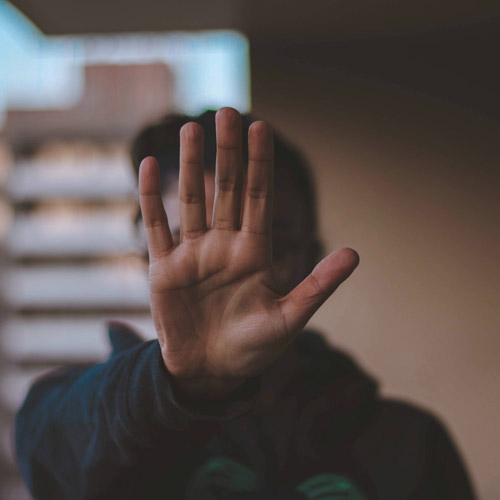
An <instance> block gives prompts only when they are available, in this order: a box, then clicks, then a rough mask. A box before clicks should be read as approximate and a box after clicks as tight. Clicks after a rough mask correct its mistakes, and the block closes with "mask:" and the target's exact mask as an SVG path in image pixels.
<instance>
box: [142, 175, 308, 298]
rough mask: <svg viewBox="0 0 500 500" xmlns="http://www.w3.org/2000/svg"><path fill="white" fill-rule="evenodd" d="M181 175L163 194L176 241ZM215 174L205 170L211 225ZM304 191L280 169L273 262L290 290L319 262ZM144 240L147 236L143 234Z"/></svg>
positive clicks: (208, 217)
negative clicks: (304, 199)
mask: <svg viewBox="0 0 500 500" xmlns="http://www.w3.org/2000/svg"><path fill="white" fill-rule="evenodd" d="M178 184H179V179H178V177H177V178H176V177H173V178H172V179H171V181H170V182H169V183H168V187H167V189H166V190H165V192H164V194H163V204H164V206H165V210H166V212H167V216H168V222H169V225H170V230H171V232H172V237H173V239H174V243H175V244H179V241H180V215H179V197H178ZM214 197H215V176H214V174H213V173H210V172H206V173H205V199H206V214H207V227H210V226H211V223H212V210H213V204H214ZM304 205H305V204H304V201H303V199H302V196H301V193H300V190H299V189H298V188H297V186H295V185H294V182H293V181H292V180H291V179H290V177H289V176H287V175H286V174H283V173H281V172H280V175H279V177H278V179H277V185H276V186H275V188H274V216H273V261H274V265H275V271H276V275H277V278H278V282H279V283H280V284H281V286H282V287H283V289H284V290H286V291H289V290H291V289H292V288H293V287H294V286H295V285H297V284H298V283H300V281H302V279H304V278H305V277H306V276H307V274H308V273H309V272H310V271H311V270H312V267H313V266H314V264H315V263H316V259H317V257H318V255H317V248H316V245H315V242H316V240H315V235H314V234H313V233H312V231H311V228H310V225H309V220H308V217H307V210H306V209H305V206H304ZM141 238H143V239H144V242H145V237H144V235H141Z"/></svg>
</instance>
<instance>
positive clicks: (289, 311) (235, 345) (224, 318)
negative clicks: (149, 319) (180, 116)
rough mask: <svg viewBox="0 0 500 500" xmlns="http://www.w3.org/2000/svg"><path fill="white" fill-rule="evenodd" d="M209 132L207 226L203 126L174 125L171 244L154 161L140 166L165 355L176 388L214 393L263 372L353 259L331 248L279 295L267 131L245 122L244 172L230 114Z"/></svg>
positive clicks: (204, 395) (236, 120)
mask: <svg viewBox="0 0 500 500" xmlns="http://www.w3.org/2000/svg"><path fill="white" fill-rule="evenodd" d="M216 130H217V165H216V178H215V183H216V185H215V200H214V208H213V216H212V224H211V227H207V224H206V213H205V210H206V208H205V187H204V166H203V129H202V128H201V126H199V125H198V124H196V123H188V124H186V125H185V126H184V127H183V128H182V129H181V132H180V139H181V154H180V173H179V198H180V199H179V202H180V222H181V233H180V243H179V244H178V245H174V241H173V238H172V235H171V232H170V229H169V224H168V219H167V215H166V213H165V210H164V207H163V203H162V195H161V191H160V178H159V169H158V164H157V162H156V160H155V159H154V158H152V157H149V158H146V159H145V160H144V161H143V162H142V164H141V168H140V174H139V191H140V203H141V210H142V214H143V219H144V224H145V227H146V234H147V240H148V248H149V256H150V270H149V273H150V292H151V310H152V315H153V319H154V323H155V327H156V331H157V334H158V340H159V343H160V346H161V351H162V355H163V360H164V362H165V366H166V367H167V369H168V370H169V372H170V373H171V374H172V375H173V376H174V378H175V379H176V381H177V382H178V384H179V388H181V389H182V391H183V392H184V394H185V395H187V396H190V397H194V398H201V399H213V398H218V397H222V396H224V395H226V394H228V393H229V392H231V391H232V390H234V389H235V388H236V387H238V386H239V385H240V384H241V383H242V382H243V381H244V380H245V379H247V378H249V377H252V376H255V375H258V374H261V373H262V372H264V371H265V369H266V368H267V367H268V366H270V365H271V364H272V363H273V361H275V360H276V358H277V357H278V356H279V355H280V354H281V353H282V352H283V351H284V350H285V349H286V348H287V346H288V345H289V344H290V343H291V342H292V341H293V339H294V338H295V337H296V336H297V335H298V334H299V333H300V332H301V331H302V329H303V327H304V326H305V324H306V323H307V321H308V320H309V319H310V317H311V316H312V315H313V314H314V312H315V311H316V310H317V309H318V308H319V307H320V306H321V304H323V302H324V301H325V300H326V299H327V298H328V297H329V296H330V295H331V294H332V293H333V292H334V290H335V289H336V288H337V287H338V286H339V285H340V284H341V283H342V282H343V281H344V280H345V279H346V278H347V277H348V276H349V275H350V274H351V273H352V271H353V270H354V269H355V268H356V266H357V264H358V261H359V259H358V255H357V254H356V252H354V251H353V250H351V249H347V248H344V249H341V250H338V251H336V252H334V253H332V254H330V255H329V256H328V257H326V258H324V259H323V260H322V261H321V262H320V263H319V264H318V265H317V266H316V267H315V269H314V270H313V272H312V273H311V274H310V275H309V276H308V277H307V278H306V279H305V280H304V281H302V283H300V284H299V285H298V286H297V287H295V288H294V289H293V290H292V291H291V292H290V293H288V294H286V295H282V294H281V293H280V287H279V284H278V283H277V282H276V279H275V274H274V272H273V262H272V248H271V226H272V212H273V210H272V198H273V175H274V174H273V139H272V133H271V130H270V128H269V127H268V126H267V125H266V124H265V123H264V122H261V121H258V122H254V123H253V124H252V125H251V127H250V129H249V132H248V156H249V162H248V169H247V174H246V179H244V175H243V165H242V144H241V141H242V138H241V118H240V116H239V114H238V112H237V111H235V110H233V109H231V108H223V109H221V110H220V111H219V112H218V113H217V116H216Z"/></svg>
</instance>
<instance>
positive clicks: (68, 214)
mask: <svg viewBox="0 0 500 500" xmlns="http://www.w3.org/2000/svg"><path fill="white" fill-rule="evenodd" d="M135 186H136V182H135V178H134V176H133V173H132V170H131V167H130V165H129V160H128V156H127V152H126V147H125V144H120V143H114V144H109V143H108V144H95V143H89V142H81V141H74V140H68V141H66V142H57V143H52V144H46V145H45V146H43V147H41V148H39V149H38V150H36V151H35V153H34V154H32V155H30V156H24V157H22V156H21V157H19V158H17V159H16V161H14V162H13V164H12V165H11V168H10V169H9V175H8V176H7V177H6V179H5V180H4V186H3V192H4V198H5V199H6V200H7V201H8V202H9V203H10V206H11V209H12V216H11V220H10V225H9V227H8V229H7V231H6V232H5V234H4V237H3V242H2V268H1V270H0V272H1V279H0V294H1V297H2V312H3V314H2V321H1V330H0V352H1V356H2V358H1V359H2V367H1V382H0V402H1V408H2V410H1V419H2V422H1V424H2V427H1V428H2V429H4V432H3V435H2V436H1V441H2V446H1V452H0V460H1V464H2V465H1V467H2V471H3V477H4V478H5V480H4V481H3V484H4V487H3V492H2V493H1V494H2V495H4V496H5V495H8V496H6V497H5V498H9V499H16V500H22V499H24V498H29V497H28V496H27V493H26V492H25V490H24V487H23V486H22V483H21V481H20V478H19V474H18V472H17V470H16V467H15V464H14V461H13V457H12V443H11V442H10V440H11V436H10V433H11V431H12V419H13V415H14V413H15V411H16V410H17V409H18V408H19V405H20V404H21V403H22V401H23V399H24V396H25V394H26V391H27V390H28V388H29V386H30V384H31V383H32V381H33V380H34V379H35V378H37V377H38V376H40V375H41V374H42V373H44V372H46V371H47V370H48V369H53V368H55V367H57V366H61V365H63V364H64V365H67V364H71V363H81V362H94V361H100V360H103V359H105V357H106V356H107V355H108V353H109V345H108V340H107V334H106V320H108V319H120V320H123V321H127V322H129V323H131V324H132V325H134V326H136V327H137V328H138V330H140V331H141V332H143V333H144V334H145V337H146V338H154V336H155V333H154V327H153V325H152V321H151V318H150V314H149V300H148V282H147V275H146V270H145V267H144V264H143V262H142V261H141V259H140V257H139V256H138V255H137V253H136V242H135V235H134V231H133V227H132V219H133V213H134V211H135V207H136V187H135ZM2 498H3V497H2Z"/></svg>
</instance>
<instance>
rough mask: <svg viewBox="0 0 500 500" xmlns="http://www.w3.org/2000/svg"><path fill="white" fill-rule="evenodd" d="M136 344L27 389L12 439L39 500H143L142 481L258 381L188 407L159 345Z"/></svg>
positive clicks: (198, 439)
mask: <svg viewBox="0 0 500 500" xmlns="http://www.w3.org/2000/svg"><path fill="white" fill-rule="evenodd" d="M110 336H111V334H110ZM135 344H136V345H134V346H133V347H130V346H126V348H124V349H122V350H120V351H119V352H114V353H113V354H112V355H111V357H110V358H109V359H108V360H107V361H106V362H104V363H99V364H95V365H91V366H87V367H83V368H78V369H72V370H64V371H58V372H55V373H52V374H51V375H49V376H46V377H44V378H42V379H41V380H39V381H38V382H36V383H35V384H34V385H33V387H32V388H31V389H30V391H29V393H28V395H27V397H26V399H25V401H24V404H23V406H22V407H21V409H20V410H19V412H18V414H17V416H16V423H15V442H16V454H17V460H18V464H19V467H20V469H21V473H22V475H23V477H24V480H25V482H26V484H27V486H28V489H29V490H30V492H31V493H32V495H33V496H34V498H36V499H37V500H45V499H47V500H49V499H50V500H60V499H64V500H73V499H74V500H80V499H82V500H83V499H92V500H97V499H110V498H121V499H123V500H125V499H129V498H130V499H136V498H141V493H142V492H143V489H144V487H145V486H144V485H147V484H150V482H153V481H154V479H155V478H156V477H158V476H159V474H161V472H162V471H165V470H167V468H168V467H169V466H172V464H174V463H175V462H176V461H179V460H181V459H182V458H183V457H186V456H187V455H189V454H192V453H193V452H196V451H197V450H199V449H200V448H202V447H203V445H204V444H205V443H206V442H207V441H208V439H209V438H210V437H211V436H212V435H213V434H214V433H215V432H216V431H217V429H219V428H220V426H221V425H223V424H224V422H227V421H229V420H232V419H235V418H238V417H241V416H243V415H245V414H247V413H249V412H250V411H251V410H252V407H253V402H254V400H255V396H256V394H257V393H258V390H259V386H260V377H254V378H251V379H249V380H247V381H246V382H245V383H244V384H243V385H242V386H241V387H239V388H238V389H237V390H236V391H235V392H233V393H232V394H231V395H230V396H228V397H227V398H225V399H224V400H223V401H218V402H216V403H214V404H210V405H205V406H204V407H200V408H197V409H196V411H195V410H192V409H188V408H185V407H183V406H182V405H181V404H180V403H179V402H178V400H177V399H176V396H175V394H174V392H173V390H172V383H171V382H172V378H171V375H170V374H169V373H168V371H167V370H166V368H165V365H164V363H163V360H162V357H161V351H160V347H159V344H158V341H157V340H154V341H149V342H140V343H135Z"/></svg>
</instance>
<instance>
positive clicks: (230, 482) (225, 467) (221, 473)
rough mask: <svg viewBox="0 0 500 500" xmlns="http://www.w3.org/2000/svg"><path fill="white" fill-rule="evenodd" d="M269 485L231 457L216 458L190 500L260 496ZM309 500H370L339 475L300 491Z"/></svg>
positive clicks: (200, 472)
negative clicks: (241, 494) (229, 495)
mask: <svg viewBox="0 0 500 500" xmlns="http://www.w3.org/2000/svg"><path fill="white" fill-rule="evenodd" d="M261 489H265V484H263V482H262V481H261V480H260V478H259V477H257V475H256V474H255V473H254V472H253V471H252V470H250V469H249V468H248V467H245V466H244V465H242V464H240V463H238V462H236V461H234V460H232V459H230V458H227V457H213V458H210V459H209V460H208V461H207V462H205V463H204V464H203V465H202V466H201V467H199V468H198V469H197V471H196V472H195V474H194V475H193V477H192V478H191V481H190V484H189V486H188V488H187V490H186V497H185V498H186V500H201V499H203V500H219V499H220V498H221V496H222V495H221V492H238V491H240V492H244V491H245V492H253V491H255V492H257V491H259V490H261ZM296 490H297V491H300V492H301V493H303V495H304V496H305V497H306V498H307V499H308V500H320V499H321V500H367V498H366V497H365V496H364V495H363V494H362V493H361V491H360V490H359V489H358V488H357V487H356V485H354V484H353V482H352V481H351V480H349V479H347V478H346V477H344V476H341V475H338V474H318V475H316V476H313V477H311V478H309V479H307V480H305V481H303V482H302V483H301V484H299V485H298V486H297V487H296Z"/></svg>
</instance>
